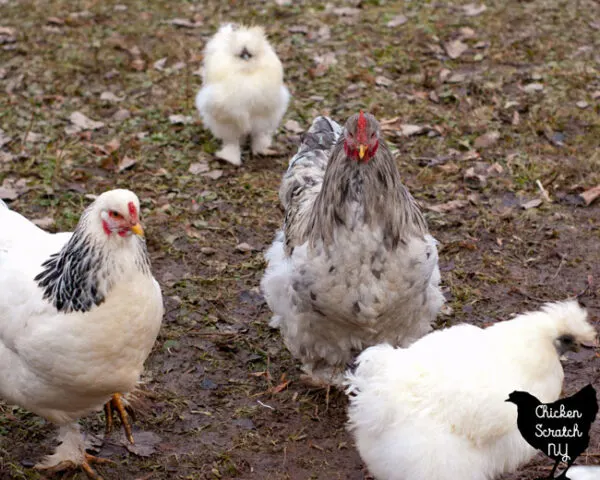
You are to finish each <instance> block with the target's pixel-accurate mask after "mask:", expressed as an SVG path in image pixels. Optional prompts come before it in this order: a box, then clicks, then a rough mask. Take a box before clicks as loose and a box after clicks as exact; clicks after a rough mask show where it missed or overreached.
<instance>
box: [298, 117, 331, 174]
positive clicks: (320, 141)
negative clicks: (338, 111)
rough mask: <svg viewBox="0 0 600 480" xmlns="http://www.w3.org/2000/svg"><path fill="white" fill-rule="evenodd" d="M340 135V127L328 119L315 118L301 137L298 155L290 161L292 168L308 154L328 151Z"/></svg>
mask: <svg viewBox="0 0 600 480" xmlns="http://www.w3.org/2000/svg"><path fill="white" fill-rule="evenodd" d="M341 133H342V126H341V125H340V124H338V123H337V122H335V121H334V120H332V119H331V118H329V117H317V118H315V120H314V121H313V123H312V125H311V126H310V128H309V129H308V130H307V131H306V132H305V133H304V135H303V136H302V141H301V143H300V147H299V148H298V153H296V155H294V157H293V158H292V160H291V161H290V167H292V166H293V165H294V164H295V163H296V161H297V160H300V159H304V158H305V157H306V156H307V154H309V153H310V152H315V151H316V150H321V151H327V150H330V149H331V148H332V147H333V146H334V145H335V143H336V142H337V140H338V138H339V137H340V135H341Z"/></svg>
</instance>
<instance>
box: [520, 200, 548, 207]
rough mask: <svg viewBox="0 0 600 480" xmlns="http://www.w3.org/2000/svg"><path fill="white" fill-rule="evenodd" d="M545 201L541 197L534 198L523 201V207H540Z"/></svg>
mask: <svg viewBox="0 0 600 480" xmlns="http://www.w3.org/2000/svg"><path fill="white" fill-rule="evenodd" d="M542 203H544V201H543V200H542V199H541V198H534V199H533V200H529V201H528V202H525V203H522V204H521V208H522V209H523V210H529V209H531V208H537V207H539V206H540V205H541V204H542Z"/></svg>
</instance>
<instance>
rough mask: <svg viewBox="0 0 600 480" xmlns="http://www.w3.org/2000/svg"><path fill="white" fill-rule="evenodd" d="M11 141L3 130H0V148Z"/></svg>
mask: <svg viewBox="0 0 600 480" xmlns="http://www.w3.org/2000/svg"><path fill="white" fill-rule="evenodd" d="M11 141H12V137H9V136H8V135H6V133H4V130H2V129H1V128H0V148H1V147H3V146H4V145H6V144H7V143H10V142H11Z"/></svg>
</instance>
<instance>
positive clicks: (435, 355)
mask: <svg viewBox="0 0 600 480" xmlns="http://www.w3.org/2000/svg"><path fill="white" fill-rule="evenodd" d="M565 333H569V334H572V335H574V336H575V337H576V339H577V340H578V341H591V340H593V339H594V338H595V336H596V332H595V330H594V328H593V327H592V326H591V325H590V324H589V323H588V322H587V314H586V312H585V310H583V309H582V308H581V307H579V305H578V304H577V303H576V302H561V303H556V304H550V305H547V306H545V307H544V308H543V309H542V310H540V311H538V312H532V313H527V314H523V315H520V316H518V317H516V318H515V319H513V320H510V321H506V322H500V323H498V324H495V325H494V326H492V327H489V328H487V329H485V330H484V329H480V328H478V327H475V326H472V325H458V326H455V327H452V328H449V329H446V330H439V331H436V332H433V333H431V334H429V335H427V336H425V337H424V338H422V339H420V340H418V341H417V342H415V343H414V344H413V345H411V346H410V347H409V348H406V349H394V348H392V347H391V346H389V345H379V346H375V347H371V348H368V349H367V350H365V351H364V352H363V353H362V354H361V355H360V356H359V358H358V367H357V369H356V371H355V372H354V373H348V374H347V385H348V393H349V395H350V407H349V412H348V416H349V427H350V429H351V430H352V432H353V434H354V437H355V439H356V445H357V448H358V450H359V452H360V454H361V456H362V458H363V460H364V461H365V462H366V464H367V466H368V468H369V470H370V471H371V473H372V474H374V475H375V477H376V478H377V479H378V480H414V479H425V478H431V479H433V478H435V479H436V480H454V479H456V478H461V479H469V480H491V479H494V478H496V477H497V476H499V475H501V474H503V473H508V472H512V471H514V470H515V469H516V468H518V467H519V465H521V464H523V463H525V462H527V461H528V460H529V459H531V458H532V457H533V455H534V454H535V450H534V449H533V448H532V447H531V446H529V445H528V444H527V442H526V441H525V440H524V439H523V438H522V436H521V435H520V433H519V431H518V429H517V409H516V408H515V406H514V405H511V404H510V403H506V402H505V400H506V398H507V397H508V395H509V394H510V393H511V392H513V391H514V390H524V391H528V392H530V393H532V394H533V395H535V396H536V397H538V398H539V399H540V401H542V402H545V403H548V402H553V401H555V400H557V399H558V397H559V395H560V392H561V388H562V382H563V377H564V374H563V369H562V366H561V364H560V361H559V357H558V353H557V350H556V348H555V343H554V342H555V340H556V338H558V337H559V336H560V335H562V334H565Z"/></svg>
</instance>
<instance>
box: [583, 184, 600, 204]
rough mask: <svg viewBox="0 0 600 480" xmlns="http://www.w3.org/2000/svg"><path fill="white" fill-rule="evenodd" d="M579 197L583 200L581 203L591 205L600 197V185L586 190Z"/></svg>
mask: <svg viewBox="0 0 600 480" xmlns="http://www.w3.org/2000/svg"><path fill="white" fill-rule="evenodd" d="M580 196H581V198H583V201H584V202H585V205H586V206H589V205H591V204H592V202H593V201H594V200H596V199H597V198H598V197H600V185H597V186H595V187H594V188H590V189H589V190H586V191H585V192H583V193H582V194H580Z"/></svg>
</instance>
